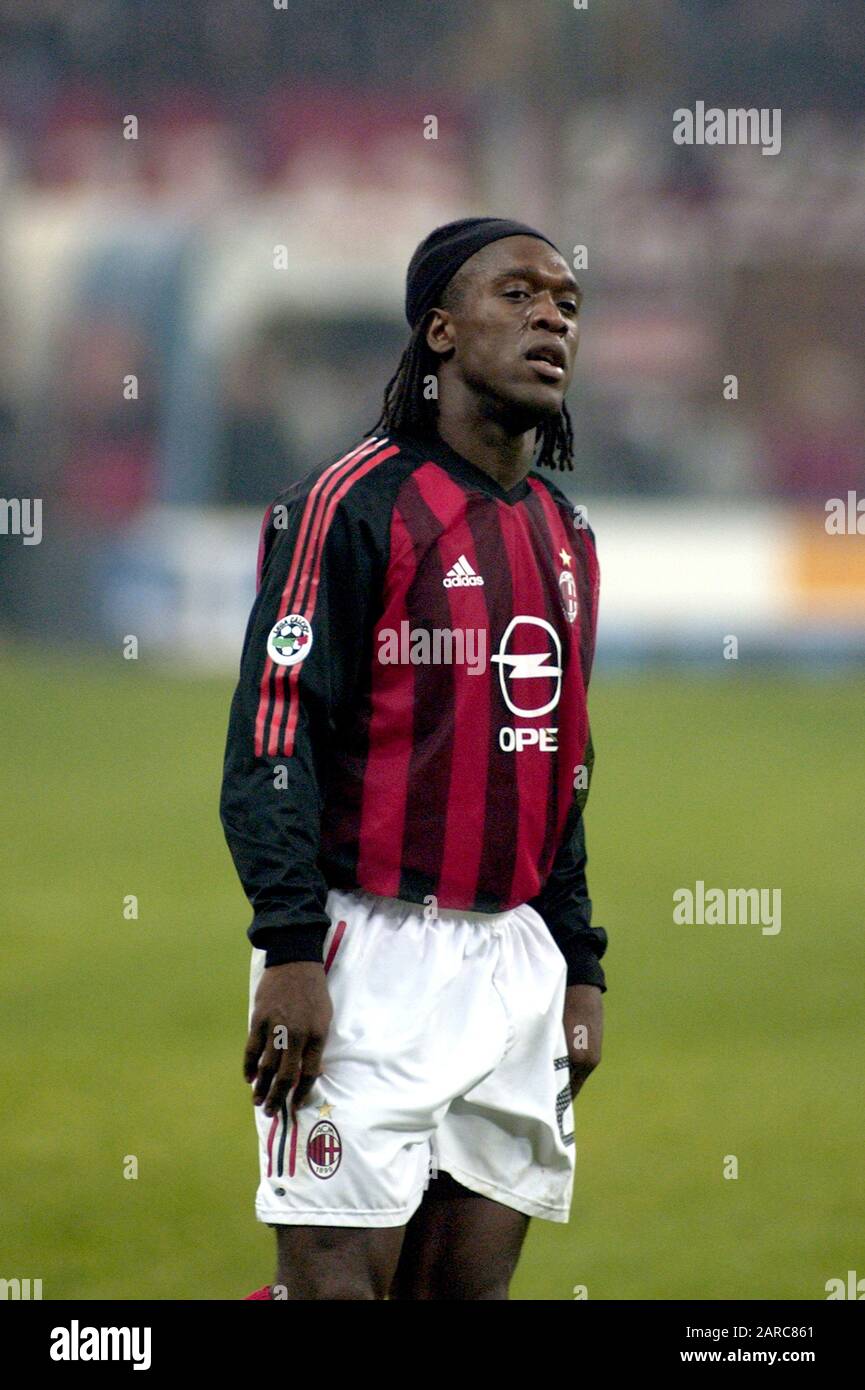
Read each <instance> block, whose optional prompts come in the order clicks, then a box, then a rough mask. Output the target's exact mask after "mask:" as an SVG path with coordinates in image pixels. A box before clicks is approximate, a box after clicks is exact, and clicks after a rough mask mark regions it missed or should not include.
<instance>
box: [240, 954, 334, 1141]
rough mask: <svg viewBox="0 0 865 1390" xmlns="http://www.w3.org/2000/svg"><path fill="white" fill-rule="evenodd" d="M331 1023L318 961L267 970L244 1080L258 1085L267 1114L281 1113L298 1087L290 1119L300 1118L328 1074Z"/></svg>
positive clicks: (256, 1099) (258, 1101)
mask: <svg viewBox="0 0 865 1390" xmlns="http://www.w3.org/2000/svg"><path fill="white" fill-rule="evenodd" d="M332 1018H333V1005H332V1004H331V1001H330V995H329V994H328V991H327V980H326V977H325V973H324V966H323V965H322V964H320V963H319V962H318V961H311V960H302V961H292V962H290V963H289V964H287V965H270V966H268V967H267V968H266V969H265V971H264V972H263V974H262V976H261V980H260V981H259V985H258V989H257V990H256V992H255V1005H254V1008H253V1014H252V1023H251V1025H250V1029H249V1037H248V1038H247V1041H246V1050H245V1052H244V1054H243V1075H244V1078H245V1079H246V1081H247V1082H252V1081H254V1082H255V1085H254V1087H253V1092H252V1099H253V1104H255V1105H262V1104H263V1105H264V1113H265V1114H266V1115H276V1114H278V1113H279V1109H280V1107H281V1105H282V1103H283V1101H284V1100H285V1098H286V1096H287V1095H288V1093H289V1091H290V1090H291V1088H292V1087H293V1086H294V1093H293V1095H292V1097H291V1117H292V1121H293V1120H294V1119H295V1114H296V1111H297V1110H298V1109H299V1108H300V1106H301V1105H302V1104H303V1101H304V1099H305V1098H306V1095H307V1094H308V1092H309V1091H310V1089H311V1088H312V1086H313V1083H314V1082H315V1079H316V1077H318V1076H320V1075H321V1072H322V1070H323V1067H322V1054H323V1052H324V1044H325V1041H326V1039H327V1034H328V1031H329V1029H330V1024H331V1019H332ZM295 1083H297V1084H296V1085H295Z"/></svg>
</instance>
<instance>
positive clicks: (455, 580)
mask: <svg viewBox="0 0 865 1390" xmlns="http://www.w3.org/2000/svg"><path fill="white" fill-rule="evenodd" d="M483 582H484V581H483V578H482V577H481V575H479V574H475V571H474V570H473V569H472V567H471V565H470V564H469V562H468V560H467V559H466V557H465V555H461V556H460V558H459V559H458V560H457V562H456V564H455V565H451V567H450V569H449V570H448V572H447V574H446V575H445V577H444V579H443V580H442V584H443V585H444V587H445V588H446V589H473V588H475V587H476V586H477V585H478V584H483Z"/></svg>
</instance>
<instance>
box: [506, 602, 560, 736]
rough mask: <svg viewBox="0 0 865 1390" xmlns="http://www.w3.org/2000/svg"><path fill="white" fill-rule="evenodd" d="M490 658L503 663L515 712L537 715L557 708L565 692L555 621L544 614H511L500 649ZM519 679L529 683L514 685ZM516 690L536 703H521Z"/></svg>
mask: <svg viewBox="0 0 865 1390" xmlns="http://www.w3.org/2000/svg"><path fill="white" fill-rule="evenodd" d="M551 643H552V645H550V644H551ZM551 657H552V658H554V661H553V664H550V658H551ZM490 659H491V660H492V661H497V662H498V664H499V684H500V685H501V688H502V695H503V697H504V701H505V704H506V705H507V707H508V709H509V710H510V711H511V713H512V714H519V715H522V716H523V718H526V719H534V718H536V717H537V716H538V715H541V714H547V713H549V711H550V710H551V709H555V707H556V705H557V704H558V703H559V696H560V695H561V693H562V644H561V641H560V639H559V634H558V633H557V632H556V629H555V628H554V627H553V626H552V624H551V623H548V622H547V621H546V620H545V619H544V618H529V617H523V616H518V617H516V618H511V620H510V622H509V623H508V625H507V627H506V628H505V632H504V636H503V637H502V640H501V642H500V643H499V649H498V652H497V653H496V654H495V656H493V657H491V658H490ZM517 681H519V682H526V684H525V685H516V686H514V684H513V682H517ZM509 685H510V689H509V688H508V687H509ZM512 691H513V693H514V694H515V695H517V696H519V698H520V699H523V700H533V701H535V702H536V703H532V704H517V702H516V700H515V699H512V698H511V692H512Z"/></svg>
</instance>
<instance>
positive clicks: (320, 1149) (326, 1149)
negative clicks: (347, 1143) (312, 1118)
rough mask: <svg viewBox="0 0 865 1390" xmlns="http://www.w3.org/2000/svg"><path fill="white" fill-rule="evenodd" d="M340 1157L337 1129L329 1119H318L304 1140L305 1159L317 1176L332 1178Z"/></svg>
mask: <svg viewBox="0 0 865 1390" xmlns="http://www.w3.org/2000/svg"><path fill="white" fill-rule="evenodd" d="M341 1158H342V1140H341V1139H340V1137H339V1130H338V1129H337V1127H336V1125H334V1124H331V1122H330V1120H319V1121H318V1123H317V1124H314V1125H313V1127H312V1129H311V1130H310V1132H309V1138H308V1139H307V1141H306V1160H307V1163H308V1164H309V1166H310V1168H311V1169H312V1171H313V1173H315V1176H316V1177H317V1178H332V1177H333V1175H334V1173H335V1172H336V1170H337V1168H338V1167H339V1164H340V1159H341Z"/></svg>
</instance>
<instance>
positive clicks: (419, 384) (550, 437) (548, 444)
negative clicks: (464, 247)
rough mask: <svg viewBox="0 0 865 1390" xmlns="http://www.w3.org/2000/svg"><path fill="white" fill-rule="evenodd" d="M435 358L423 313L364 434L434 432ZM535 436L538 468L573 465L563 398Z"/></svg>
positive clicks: (424, 434) (425, 434)
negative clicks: (432, 382) (432, 387)
mask: <svg viewBox="0 0 865 1390" xmlns="http://www.w3.org/2000/svg"><path fill="white" fill-rule="evenodd" d="M438 360H439V359H438V357H437V355H436V354H435V353H434V352H432V351H431V349H430V347H429V346H428V344H427V341H426V318H425V317H424V318H423V319H421V321H420V322H419V323H417V324H416V325H415V327H414V328H413V329H412V333H411V337H410V338H409V341H408V346H407V347H406V349H405V351H404V352H403V355H402V357H401V358H400V359H399V365H398V367H397V369H396V371H395V372H394V374H393V376H392V377H391V379H390V381H389V382H388V383H387V386H386V387H385V388H384V396H383V398H382V406H381V414H380V415H379V417H378V419H377V420H376V422H375V424H374V425H373V427H372V429H370V430H367V434H375V433H376V432H377V431H379V430H381V431H382V432H383V433H385V434H409V435H420V436H422V437H425V438H430V437H434V436H435V434H436V419H437V416H438V406H437V402H436V399H435V398H434V397H433V398H432V399H431V398H430V392H429V384H430V383H429V380H428V378H429V377H430V376H433V377H434V376H435V374H436V367H437V364H438ZM536 438H537V441H538V444H539V445H540V448H539V451H538V454H537V457H536V459H535V463H536V465H537V466H538V467H539V468H559V469H573V466H574V429H573V425H572V424H571V417H570V415H569V413H568V407H567V406H566V405H565V403H564V401H563V402H562V408H561V410H560V411H559V413H558V415H556V416H555V417H554V418H553V419H545V420H542V421H541V422H540V424H539V425H537V427H536Z"/></svg>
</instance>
